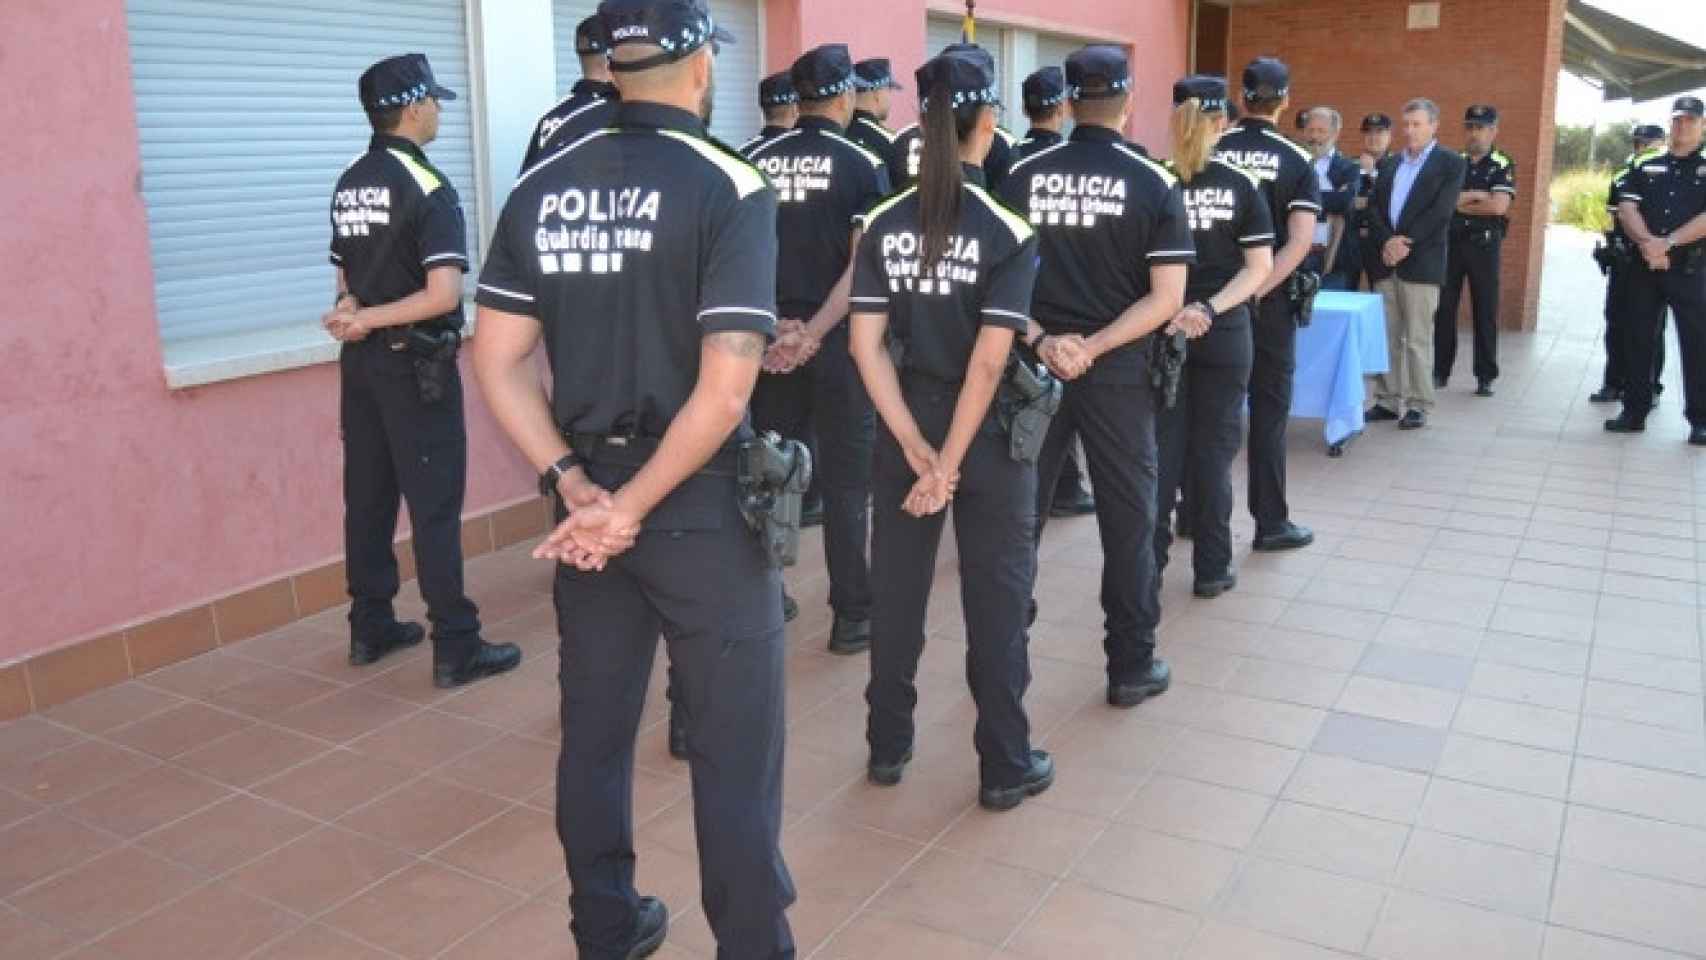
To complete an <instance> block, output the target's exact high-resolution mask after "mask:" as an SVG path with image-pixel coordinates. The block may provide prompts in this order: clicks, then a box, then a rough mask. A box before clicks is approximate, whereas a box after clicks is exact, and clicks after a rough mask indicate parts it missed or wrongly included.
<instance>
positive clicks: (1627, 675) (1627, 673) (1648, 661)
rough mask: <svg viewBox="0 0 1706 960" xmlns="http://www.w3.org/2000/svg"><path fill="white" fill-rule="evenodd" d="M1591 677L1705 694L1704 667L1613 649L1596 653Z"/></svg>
mask: <svg viewBox="0 0 1706 960" xmlns="http://www.w3.org/2000/svg"><path fill="white" fill-rule="evenodd" d="M1588 675H1589V676H1591V677H1593V678H1594V679H1597V680H1612V681H1616V682H1618V683H1628V684H1634V685H1637V686H1643V687H1653V688H1655V689H1659V690H1670V691H1673V692H1676V693H1691V694H1698V693H1700V692H1702V686H1701V677H1700V667H1699V664H1697V663H1695V662H1694V661H1692V660H1678V659H1674V658H1671V657H1655V656H1650V655H1648V654H1641V653H1631V652H1629V651H1626V650H1614V649H1611V648H1609V647H1605V648H1601V649H1597V650H1595V651H1593V662H1592V664H1591V665H1590V666H1589V668H1588Z"/></svg>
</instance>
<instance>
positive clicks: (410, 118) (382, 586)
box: [323, 53, 521, 687]
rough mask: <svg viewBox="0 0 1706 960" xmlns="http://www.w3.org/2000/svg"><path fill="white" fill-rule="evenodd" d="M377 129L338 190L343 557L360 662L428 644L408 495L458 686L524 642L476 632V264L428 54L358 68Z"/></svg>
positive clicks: (440, 655)
mask: <svg viewBox="0 0 1706 960" xmlns="http://www.w3.org/2000/svg"><path fill="white" fill-rule="evenodd" d="M359 93H360V96H361V105H362V107H363V108H364V109H365V110H366V111H367V118H368V121H369V122H370V123H371V124H372V126H373V139H372V140H371V141H369V143H368V148H367V153H365V154H363V155H362V156H360V157H358V158H357V159H356V160H355V162H354V163H352V164H350V166H349V167H348V169H346V170H345V171H344V173H343V175H342V176H340V177H339V178H338V183H337V188H336V189H335V190H334V191H333V194H332V205H331V224H332V246H331V260H332V265H333V266H334V267H336V268H337V295H336V299H335V300H334V302H333V305H332V310H331V311H330V312H329V313H327V314H326V315H325V317H324V318H323V322H324V324H325V327H326V330H327V332H329V333H331V334H332V335H333V336H334V337H336V338H337V339H339V340H341V341H343V344H344V346H343V349H342V351H341V352H340V354H339V357H338V370H339V378H340V379H339V382H340V385H341V391H340V400H339V418H340V421H341V425H342V433H343V448H344V550H345V554H346V564H345V566H346V570H347V575H348V577H349V594H350V598H351V600H352V601H353V602H352V603H351V605H350V612H349V622H350V650H349V661H350V663H351V664H352V665H355V666H364V665H366V664H370V663H373V662H375V661H377V660H379V659H380V658H381V657H384V656H385V655H386V654H388V653H390V652H391V651H393V650H396V649H399V648H402V647H412V646H414V645H415V644H417V643H420V642H421V638H422V637H423V636H424V635H425V631H424V630H423V629H422V628H421V626H420V625H419V624H416V623H399V622H398V621H397V615H396V612H395V610H394V608H393V607H392V600H393V598H395V597H396V595H397V587H398V577H397V559H396V556H395V555H394V554H393V553H392V552H391V542H392V539H393V538H394V537H395V536H396V534H397V508H398V506H399V500H407V501H408V504H409V520H410V522H411V523H412V525H413V527H414V547H415V569H416V570H417V571H418V572H419V578H420V590H421V596H422V597H423V598H424V599H425V600H426V604H427V618H428V619H429V620H431V621H432V646H433V658H432V659H433V683H434V684H435V685H436V686H439V687H453V686H457V685H459V684H463V683H467V682H469V681H471V680H477V679H479V678H481V677H485V676H490V675H492V674H495V673H502V672H504V671H506V670H510V669H513V668H514V667H515V666H516V664H518V663H520V662H521V651H520V650H519V649H518V648H517V647H516V646H515V645H514V644H509V643H505V644H497V645H492V644H487V643H484V642H482V641H481V640H480V612H479V608H477V607H476V606H475V605H474V602H473V601H472V600H469V599H468V595H467V594H466V593H465V592H464V591H463V586H462V497H463V493H464V490H465V487H466V485H467V479H468V435H467V432H466V429H465V427H464V424H463V417H462V378H461V374H460V373H459V372H458V370H457V366H456V353H457V345H458V344H459V343H460V335H461V330H462V275H463V273H465V272H466V271H467V269H468V248H467V245H466V239H465V238H464V236H463V232H464V228H463V223H462V207H461V204H460V201H459V200H458V199H457V196H456V188H455V187H453V186H451V183H450V179H449V178H448V177H446V176H445V175H444V174H443V173H442V172H441V171H440V170H439V169H438V168H437V167H434V166H433V165H432V162H431V161H430V160H428V159H427V155H426V153H424V152H423V151H422V149H421V148H422V147H423V146H424V145H426V144H428V143H431V142H432V140H433V138H434V137H436V136H437V135H438V118H439V102H440V101H441V100H454V99H455V98H456V94H454V93H452V92H451V91H449V90H447V89H445V88H444V87H441V86H439V85H438V82H437V81H436V80H434V79H433V75H432V67H431V66H430V65H429V64H428V63H427V59H426V57H425V56H424V55H422V54H419V53H410V54H405V55H403V56H399V57H390V58H388V59H385V60H381V61H379V62H378V63H376V64H374V65H373V66H371V67H369V68H368V69H367V71H366V72H365V73H363V74H362V75H361V82H360V84H359Z"/></svg>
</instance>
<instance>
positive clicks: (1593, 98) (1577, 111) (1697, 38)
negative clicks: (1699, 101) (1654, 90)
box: [1558, 0, 1706, 128]
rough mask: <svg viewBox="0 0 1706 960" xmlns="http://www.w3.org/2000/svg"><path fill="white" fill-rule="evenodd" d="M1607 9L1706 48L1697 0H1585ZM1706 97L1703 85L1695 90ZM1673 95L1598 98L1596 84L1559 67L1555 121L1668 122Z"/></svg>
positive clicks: (1704, 23)
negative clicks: (1643, 98)
mask: <svg viewBox="0 0 1706 960" xmlns="http://www.w3.org/2000/svg"><path fill="white" fill-rule="evenodd" d="M1587 2H1588V3H1589V4H1590V5H1592V6H1595V7H1598V8H1600V9H1601V10H1604V11H1605V12H1607V13H1610V14H1614V15H1616V16H1619V17H1622V18H1623V19H1625V20H1628V21H1630V22H1632V23H1638V24H1640V25H1641V26H1643V27H1646V28H1648V29H1650V30H1657V31H1659V32H1660V33H1664V34H1667V35H1669V36H1672V37H1675V38H1677V39H1678V40H1682V41H1684V42H1686V43H1692V44H1694V45H1695V46H1698V47H1702V48H1706V17H1701V16H1700V15H1699V14H1698V12H1695V13H1692V14H1685V13H1683V11H1684V10H1695V11H1698V9H1699V8H1698V7H1697V6H1695V3H1696V2H1697V0H1587ZM1694 93H1695V95H1696V96H1701V97H1706V89H1702V90H1697V91H1694ZM1672 99H1673V97H1664V98H1663V99H1660V100H1649V101H1646V102H1644V103H1631V102H1629V101H1628V100H1610V101H1606V100H1601V99H1600V91H1599V88H1598V87H1595V86H1593V85H1592V84H1589V83H1588V82H1586V81H1585V80H1581V79H1578V78H1577V77H1575V76H1574V75H1572V74H1570V73H1567V72H1564V71H1560V72H1559V77H1558V122H1559V123H1560V124H1565V125H1585V124H1589V123H1594V122H1596V121H1597V122H1598V123H1601V124H1623V123H1627V122H1629V121H1630V120H1637V121H1639V122H1641V123H1656V124H1658V125H1660V126H1662V127H1667V128H1668V127H1669V125H1670V103H1671V100H1672Z"/></svg>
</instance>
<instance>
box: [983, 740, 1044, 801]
mask: <svg viewBox="0 0 1706 960" xmlns="http://www.w3.org/2000/svg"><path fill="white" fill-rule="evenodd" d="M1053 785H1054V758H1052V757H1050V756H1049V755H1048V751H1046V750H1032V751H1031V768H1030V769H1029V770H1026V771H1025V778H1024V779H1023V780H1021V781H1019V784H1018V786H1013V787H984V788H983V789H981V790H979V791H978V792H977V803H978V806H980V807H982V808H983V809H985V810H1011V809H1013V808H1014V807H1016V806H1018V805H1019V804H1021V803H1024V802H1025V798H1026V797H1034V796H1036V795H1037V794H1039V793H1042V792H1043V791H1044V790H1047V789H1048V788H1049V787H1051V786H1053Z"/></svg>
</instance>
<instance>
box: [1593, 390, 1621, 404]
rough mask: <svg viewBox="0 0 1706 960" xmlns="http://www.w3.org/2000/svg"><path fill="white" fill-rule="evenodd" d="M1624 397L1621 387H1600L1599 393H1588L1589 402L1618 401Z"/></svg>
mask: <svg viewBox="0 0 1706 960" xmlns="http://www.w3.org/2000/svg"><path fill="white" fill-rule="evenodd" d="M1622 399H1623V390H1622V388H1620V387H1600V388H1599V392H1598V393H1590V394H1588V402H1589V403H1618V402H1620V401H1621V400H1622Z"/></svg>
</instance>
